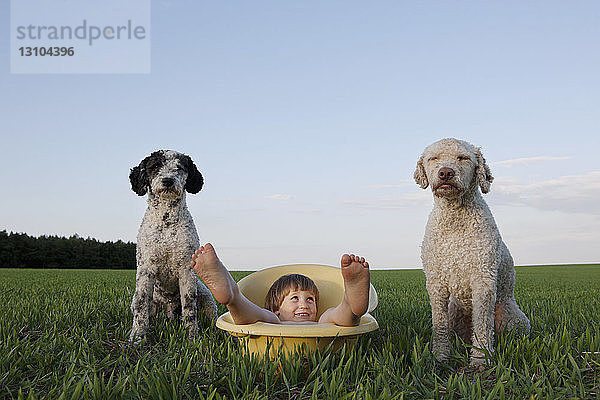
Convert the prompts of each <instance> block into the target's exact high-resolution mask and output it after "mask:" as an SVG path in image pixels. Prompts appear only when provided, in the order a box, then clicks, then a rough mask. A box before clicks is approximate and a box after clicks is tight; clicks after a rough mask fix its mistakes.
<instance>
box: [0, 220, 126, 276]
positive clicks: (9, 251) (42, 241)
mask: <svg viewBox="0 0 600 400" xmlns="http://www.w3.org/2000/svg"><path fill="white" fill-rule="evenodd" d="M0 267H13V268H15V267H16V268H19V267H20V268H107V269H135V268H136V265H135V243H131V242H127V243H125V242H122V241H121V240H118V241H116V242H100V241H98V240H96V239H93V238H89V237H88V238H87V239H83V238H81V237H79V236H78V235H73V236H71V237H69V238H66V237H59V236H40V237H33V236H29V235H27V234H26V233H12V232H10V233H7V232H6V230H3V231H0Z"/></svg>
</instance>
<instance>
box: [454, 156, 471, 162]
mask: <svg viewBox="0 0 600 400" xmlns="http://www.w3.org/2000/svg"><path fill="white" fill-rule="evenodd" d="M456 158H457V159H458V161H470V160H471V159H470V158H469V157H467V156H458V157H456Z"/></svg>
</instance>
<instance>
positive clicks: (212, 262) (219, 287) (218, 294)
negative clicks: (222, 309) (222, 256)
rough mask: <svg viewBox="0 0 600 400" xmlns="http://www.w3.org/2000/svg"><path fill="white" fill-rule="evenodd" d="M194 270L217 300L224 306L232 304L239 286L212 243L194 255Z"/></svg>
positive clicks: (201, 247)
mask: <svg viewBox="0 0 600 400" xmlns="http://www.w3.org/2000/svg"><path fill="white" fill-rule="evenodd" d="M192 259H193V260H192V262H191V265H192V268H194V271H196V273H197V274H198V276H199V277H200V279H202V281H203V282H204V284H205V285H206V286H207V287H208V289H209V290H210V291H211V293H212V294H213V296H215V299H216V300H217V301H218V302H219V303H221V304H224V305H227V304H229V303H230V302H232V301H233V300H234V298H235V296H236V294H237V291H238V289H237V284H236V283H235V281H234V280H233V278H232V277H231V275H230V274H229V271H227V268H225V266H224V265H223V263H222V262H221V260H219V257H217V253H216V252H215V249H214V247H213V246H212V244H210V243H206V244H205V245H204V246H200V249H198V250H196V252H195V253H194V254H193V255H192Z"/></svg>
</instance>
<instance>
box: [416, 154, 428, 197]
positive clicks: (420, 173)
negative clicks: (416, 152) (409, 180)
mask: <svg viewBox="0 0 600 400" xmlns="http://www.w3.org/2000/svg"><path fill="white" fill-rule="evenodd" d="M413 178H415V182H417V184H418V185H419V186H421V189H427V186H429V181H428V180H427V174H425V166H423V156H421V158H419V161H417V169H415V174H414V175H413Z"/></svg>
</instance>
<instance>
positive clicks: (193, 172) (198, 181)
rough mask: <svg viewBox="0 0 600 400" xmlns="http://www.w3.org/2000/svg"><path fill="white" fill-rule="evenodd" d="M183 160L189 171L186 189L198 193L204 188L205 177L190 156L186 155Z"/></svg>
mask: <svg viewBox="0 0 600 400" xmlns="http://www.w3.org/2000/svg"><path fill="white" fill-rule="evenodd" d="M183 160H184V161H183V162H184V163H185V165H186V167H187V172H188V176H187V180H186V181H185V190H186V191H187V192H188V193H191V194H196V193H198V192H199V191H200V190H201V189H202V186H203V185H204V178H202V174H201V173H200V171H198V168H196V165H195V164H194V162H193V161H192V159H191V158H190V156H184V157H183Z"/></svg>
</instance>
